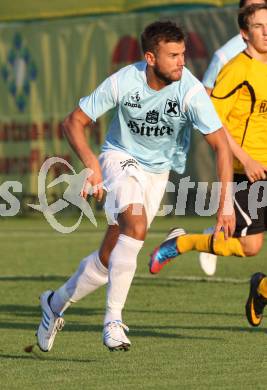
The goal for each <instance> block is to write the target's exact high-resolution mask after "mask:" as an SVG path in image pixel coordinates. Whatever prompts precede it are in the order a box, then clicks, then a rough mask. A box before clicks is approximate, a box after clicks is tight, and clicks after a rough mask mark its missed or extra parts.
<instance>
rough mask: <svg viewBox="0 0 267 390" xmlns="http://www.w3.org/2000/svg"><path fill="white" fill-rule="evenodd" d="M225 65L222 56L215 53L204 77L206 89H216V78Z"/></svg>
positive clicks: (203, 81)
mask: <svg viewBox="0 0 267 390" xmlns="http://www.w3.org/2000/svg"><path fill="white" fill-rule="evenodd" d="M223 65H224V63H223V62H222V60H221V58H220V56H219V55H218V54H217V53H216V52H215V53H214V54H213V56H212V59H211V62H210V64H209V66H208V68H207V70H206V72H205V74H204V76H203V80H202V83H203V85H204V87H206V88H210V89H212V88H213V87H214V84H215V81H216V78H217V76H218V74H219V72H220V70H221V69H222V67H223Z"/></svg>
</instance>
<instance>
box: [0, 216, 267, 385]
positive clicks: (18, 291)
mask: <svg viewBox="0 0 267 390" xmlns="http://www.w3.org/2000/svg"><path fill="white" fill-rule="evenodd" d="M177 221H178V219H177V218H176V219H175V218H165V219H163V218H158V219H157V220H156V221H155V223H154V224H153V226H152V228H151V230H150V232H149V234H148V238H147V240H146V243H145V245H144V248H143V249H142V252H141V254H140V256H139V263H138V269H137V274H136V277H135V279H134V282H133V285H132V288H131V290H130V294H129V296H128V300H127V304H126V308H125V312H124V321H125V323H126V324H127V325H128V326H129V327H130V334H129V337H130V339H131V341H132V348H131V351H129V352H127V353H124V352H116V353H110V352H109V351H108V350H107V349H106V348H105V347H104V346H103V345H102V321H103V314H104V305H105V290H104V289H100V290H99V291H96V292H95V293H94V294H93V295H91V296H88V297H87V298H85V299H84V300H83V301H81V302H79V303H77V304H76V305H75V306H72V307H71V308H70V309H69V310H68V311H67V312H66V315H65V320H66V325H65V328H64V331H63V332H62V333H60V334H59V335H58V336H57V339H56V341H55V345H54V348H53V350H52V351H51V352H49V353H41V352H40V351H39V350H38V348H37V347H36V348H34V352H33V353H31V354H27V353H25V352H24V350H23V349H24V347H25V346H26V345H28V344H32V343H34V342H35V337H34V333H35V329H36V328H37V326H38V323H39V320H40V309H39V306H38V296H39V294H40V292H42V291H43V290H46V289H48V288H57V286H59V285H60V284H62V282H63V281H64V280H65V279H66V277H67V276H68V275H70V274H71V273H72V272H73V271H74V270H75V269H76V266H77V265H78V263H79V261H80V259H81V258H82V257H84V256H85V255H87V254H88V253H89V252H90V251H92V250H93V249H95V248H96V247H97V246H98V244H99V242H100V240H101V237H102V233H103V230H104V222H103V221H100V223H99V226H98V228H97V229H96V228H94V227H92V225H91V224H90V223H89V222H88V221H84V222H83V224H82V225H81V226H80V228H79V230H78V231H76V232H75V233H72V234H70V235H62V234H60V233H57V232H55V231H53V230H52V228H51V227H50V226H49V225H48V224H47V222H46V221H44V220H42V219H37V218H31V219H23V218H21V219H18V218H10V219H2V220H0V240H1V257H0V258H1V277H0V283H1V290H0V291H1V304H0V328H1V343H0V383H1V385H0V388H1V389H26V388H31V389H92V390H98V389H116V390H120V389H160V390H161V389H194V390H199V389H266V382H267V348H266V345H267V339H266V337H267V335H266V326H267V318H266V319H265V321H263V325H262V326H261V327H260V328H259V329H251V328H250V327H249V326H248V324H247V322H246V319H245V316H244V305H245V301H246V298H247V294H248V282H247V281H248V279H249V276H250V275H251V274H252V273H253V272H255V271H259V270H260V271H262V272H267V266H266V245H265V247H264V248H263V250H262V251H261V254H260V255H259V256H257V257H255V258H250V259H247V260H242V259H235V258H233V257H231V258H227V259H222V258H220V261H219V264H218V272H217V274H216V275H215V278H211V279H210V280H208V278H205V277H204V275H203V274H202V272H201V270H200V268H199V265H198V260H197V255H196V254H195V253H191V254H187V255H185V256H183V257H180V258H177V260H176V261H174V262H173V263H171V264H169V265H168V266H167V267H165V269H163V271H162V273H160V275H158V276H151V275H149V273H148V269H147V263H148V253H149V252H150V251H151V249H152V248H153V246H154V245H156V244H157V243H158V242H159V241H160V240H161V239H162V238H163V237H164V234H165V232H166V231H167V230H168V228H170V227H173V226H175V225H176V224H177ZM71 222H72V221H68V223H71ZM210 224H211V222H210V221H209V220H207V219H201V218H191V217H190V218H189V217H186V218H179V225H180V226H184V227H185V228H187V229H188V230H190V231H201V230H202V228H203V227H207V226H209V225H210Z"/></svg>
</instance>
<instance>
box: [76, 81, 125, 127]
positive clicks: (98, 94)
mask: <svg viewBox="0 0 267 390" xmlns="http://www.w3.org/2000/svg"><path fill="white" fill-rule="evenodd" d="M117 103H118V88H117V79H116V77H115V75H112V76H110V77H108V78H107V79H106V80H104V81H103V82H102V83H101V84H100V85H99V86H98V88H97V89H95V90H94V91H93V92H92V93H91V94H90V95H89V96H85V97H83V98H81V99H80V101H79V107H80V108H81V110H82V111H83V112H85V114H86V115H88V116H89V118H91V119H92V120H93V121H94V122H95V121H96V120H97V118H98V117H100V116H101V115H103V114H104V113H105V112H107V111H108V110H110V109H112V108H114V107H115V106H116V105H117Z"/></svg>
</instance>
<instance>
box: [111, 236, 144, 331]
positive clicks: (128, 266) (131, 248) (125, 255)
mask: <svg viewBox="0 0 267 390" xmlns="http://www.w3.org/2000/svg"><path fill="white" fill-rule="evenodd" d="M143 243H144V241H140V240H136V239H135V238H131V237H128V236H125V235H124V234H120V235H119V238H118V241H117V244H116V245H115V247H114V249H113V251H112V252H111V255H110V258H109V281H108V290H107V305H106V315H105V318H104V324H107V323H108V322H110V321H114V320H121V311H122V309H123V307H124V304H125V301H126V298H127V295H128V291H129V288H130V286H131V283H132V280H133V277H134V273H135V270H136V263H137V262H136V259H137V255H138V253H139V251H140V249H141V248H142V246H143Z"/></svg>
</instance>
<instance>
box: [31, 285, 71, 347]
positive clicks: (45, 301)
mask: <svg viewBox="0 0 267 390" xmlns="http://www.w3.org/2000/svg"><path fill="white" fill-rule="evenodd" d="M52 295H53V291H51V290H48V291H45V292H44V293H43V294H42V295H41V296H40V304H41V308H42V320H41V323H40V325H39V328H38V331H37V334H36V336H37V344H38V346H39V348H40V349H41V351H43V352H48V351H50V350H51V349H52V347H53V344H54V340H55V337H56V334H57V332H58V331H60V330H62V328H63V326H64V319H63V317H61V316H59V315H56V314H55V313H53V312H52V310H51V307H50V305H49V300H50V299H51V296H52Z"/></svg>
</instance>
